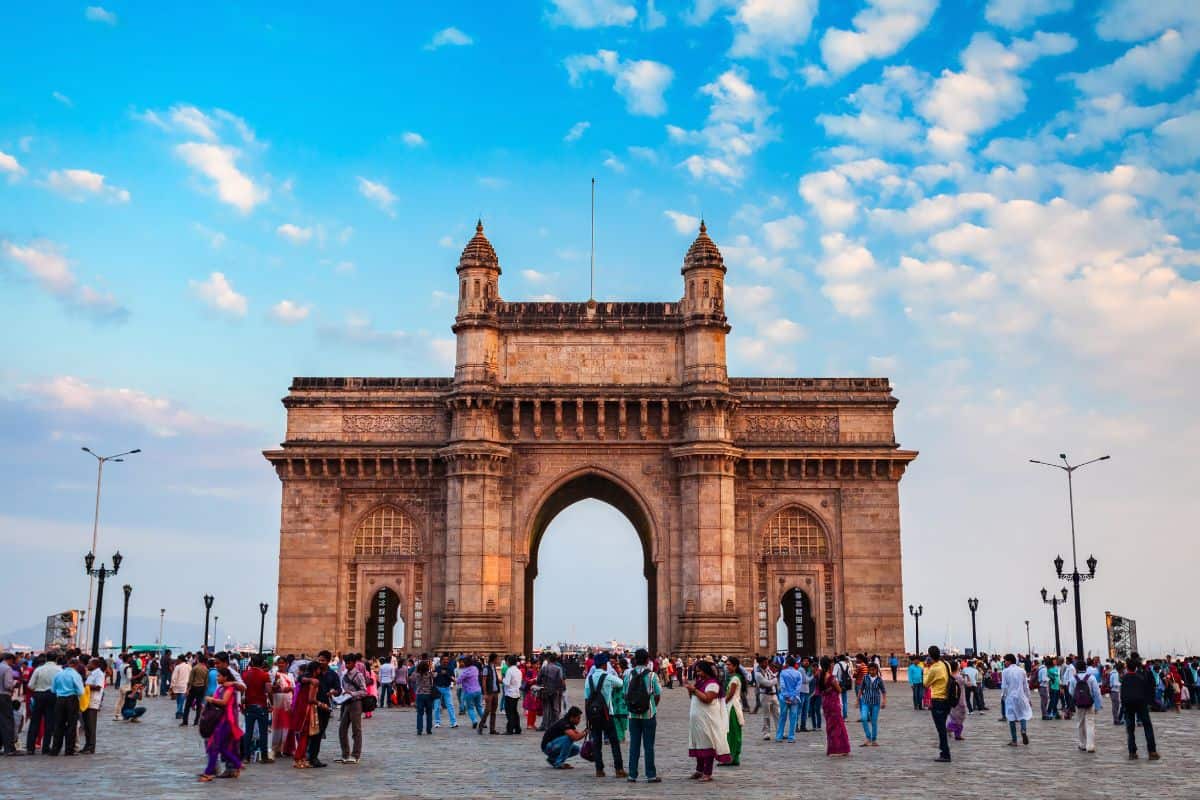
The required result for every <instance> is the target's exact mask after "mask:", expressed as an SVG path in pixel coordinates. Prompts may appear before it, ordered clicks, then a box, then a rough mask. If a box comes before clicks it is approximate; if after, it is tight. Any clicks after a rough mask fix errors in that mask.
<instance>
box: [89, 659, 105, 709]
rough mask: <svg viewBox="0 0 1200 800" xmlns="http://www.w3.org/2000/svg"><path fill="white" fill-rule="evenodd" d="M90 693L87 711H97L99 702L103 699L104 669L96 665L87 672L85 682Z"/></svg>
mask: <svg viewBox="0 0 1200 800" xmlns="http://www.w3.org/2000/svg"><path fill="white" fill-rule="evenodd" d="M86 685H87V686H88V687H90V691H91V693H92V699H91V702H89V703H88V711H97V710H99V708H100V703H101V701H102V700H103V699H104V670H102V669H100V668H99V667H97V668H96V669H94V670H92V671H91V672H89V673H88V676H87V684H86Z"/></svg>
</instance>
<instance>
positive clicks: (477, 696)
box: [455, 656, 483, 728]
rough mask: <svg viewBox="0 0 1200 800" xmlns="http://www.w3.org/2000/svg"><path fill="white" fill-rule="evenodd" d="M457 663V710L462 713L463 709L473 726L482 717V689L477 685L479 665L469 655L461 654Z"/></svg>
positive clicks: (473, 726)
mask: <svg viewBox="0 0 1200 800" xmlns="http://www.w3.org/2000/svg"><path fill="white" fill-rule="evenodd" d="M458 663H459V668H458V677H457V678H456V679H455V681H456V683H457V684H458V690H459V692H460V694H459V701H458V711H459V713H462V712H463V710H464V709H465V710H466V712H467V717H468V718H469V719H470V720H471V727H472V728H475V727H476V726H477V725H478V724H479V722H480V721H481V720H482V719H483V690H482V688H481V687H480V685H479V667H477V666H475V660H474V659H473V658H471V657H470V656H463V657H462V658H460V659H459V661H458Z"/></svg>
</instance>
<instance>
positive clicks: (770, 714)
mask: <svg viewBox="0 0 1200 800" xmlns="http://www.w3.org/2000/svg"><path fill="white" fill-rule="evenodd" d="M754 685H755V687H756V688H757V689H758V696H759V702H760V705H759V708H760V710H761V713H762V715H763V719H762V738H763V739H764V740H770V738H771V736H772V734H774V732H775V731H776V730H777V729H778V727H779V677H778V676H777V675H776V674H775V670H774V669H773V668H772V667H771V661H770V659H768V658H767V657H766V656H759V657H758V663H757V664H755V666H754Z"/></svg>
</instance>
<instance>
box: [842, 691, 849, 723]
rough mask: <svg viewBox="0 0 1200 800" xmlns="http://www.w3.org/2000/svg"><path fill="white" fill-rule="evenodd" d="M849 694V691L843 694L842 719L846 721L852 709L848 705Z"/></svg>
mask: <svg viewBox="0 0 1200 800" xmlns="http://www.w3.org/2000/svg"><path fill="white" fill-rule="evenodd" d="M849 694H850V692H849V691H843V692H842V719H845V718H846V717H847V716H849V710H850V707H849V706H848V705H847V704H846V698H847V696H848V695H849Z"/></svg>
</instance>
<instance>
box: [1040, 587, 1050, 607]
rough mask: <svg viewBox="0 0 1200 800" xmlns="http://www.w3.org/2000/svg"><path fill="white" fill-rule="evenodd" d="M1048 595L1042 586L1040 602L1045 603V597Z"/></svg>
mask: <svg viewBox="0 0 1200 800" xmlns="http://www.w3.org/2000/svg"><path fill="white" fill-rule="evenodd" d="M1049 594H1050V593H1049V592H1047V591H1046V587H1045V586H1043V587H1042V602H1043V603H1044V602H1046V597H1047V595H1049Z"/></svg>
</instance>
